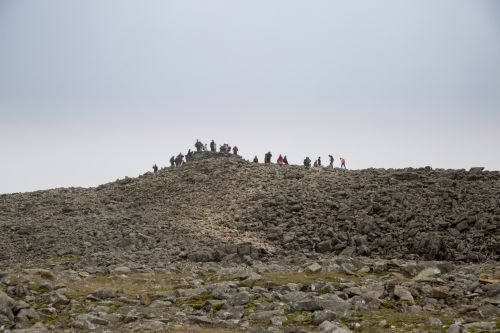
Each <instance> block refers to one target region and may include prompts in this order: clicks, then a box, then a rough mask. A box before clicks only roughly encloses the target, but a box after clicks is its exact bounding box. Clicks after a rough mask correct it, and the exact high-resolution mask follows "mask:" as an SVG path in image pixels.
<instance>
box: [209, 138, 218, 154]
mask: <svg viewBox="0 0 500 333" xmlns="http://www.w3.org/2000/svg"><path fill="white" fill-rule="evenodd" d="M216 150H217V145H216V144H215V141H214V140H213V139H212V141H211V142H210V151H212V152H215V151H216Z"/></svg>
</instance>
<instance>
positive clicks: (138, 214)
mask: <svg viewBox="0 0 500 333" xmlns="http://www.w3.org/2000/svg"><path fill="white" fill-rule="evenodd" d="M499 203H500V173H499V172H487V171H481V170H471V171H465V170H432V169H430V168H423V169H401V170H382V169H367V170H360V171H351V170H349V171H346V170H340V169H328V168H323V169H321V170H319V169H305V168H304V167H301V166H282V167H280V166H277V165H263V164H254V163H250V162H247V161H245V160H243V159H241V158H239V157H236V156H233V155H230V156H227V155H222V154H219V153H208V152H207V153H196V154H195V160H194V161H192V162H190V163H188V164H186V165H185V166H183V167H180V168H165V169H162V170H160V171H159V173H158V174H157V175H153V174H152V173H146V174H145V175H142V176H139V177H138V178H126V179H122V180H117V181H116V182H112V183H108V184H104V185H101V186H99V187H96V188H60V189H53V190H47V191H38V192H32V193H18V194H10V195H2V196H0V263H19V264H23V265H30V264H37V263H39V262H41V261H43V260H52V259H54V258H59V259H60V260H64V258H73V259H75V258H76V259H78V260H76V262H80V263H93V264H95V265H106V264H117V263H127V262H132V263H142V264H148V265H151V266H155V265H157V266H158V265H159V266H161V265H162V264H164V263H165V262H171V261H176V260H182V259H184V258H187V259H189V260H191V261H221V260H222V261H227V260H239V259H241V258H242V257H243V256H244V255H245V254H248V255H251V256H254V257H261V256H283V255H285V254H290V253H295V254H302V253H305V254H307V253H310V252H312V251H316V252H319V253H332V254H343V255H355V256H371V257H376V258H403V259H412V258H413V259H416V258H421V259H429V260H431V259H436V260H449V261H485V260H498V259H499V256H500V240H499V238H500V237H499V235H500V204H499ZM248 243H250V244H251V246H250V245H248ZM61 258H62V259H61Z"/></svg>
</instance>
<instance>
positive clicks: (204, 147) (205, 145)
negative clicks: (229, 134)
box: [203, 143, 207, 151]
mask: <svg viewBox="0 0 500 333" xmlns="http://www.w3.org/2000/svg"><path fill="white" fill-rule="evenodd" d="M203 151H207V144H206V143H205V144H204V145H203Z"/></svg>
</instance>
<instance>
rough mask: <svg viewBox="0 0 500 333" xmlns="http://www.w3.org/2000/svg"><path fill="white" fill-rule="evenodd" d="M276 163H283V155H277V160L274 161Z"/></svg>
mask: <svg viewBox="0 0 500 333" xmlns="http://www.w3.org/2000/svg"><path fill="white" fill-rule="evenodd" d="M276 163H278V165H283V156H281V154H280V156H278V160H277V161H276Z"/></svg>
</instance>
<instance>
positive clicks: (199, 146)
mask: <svg viewBox="0 0 500 333" xmlns="http://www.w3.org/2000/svg"><path fill="white" fill-rule="evenodd" d="M194 147H195V148H196V151H202V149H203V143H201V142H200V140H198V139H196V143H195V144H194Z"/></svg>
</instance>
